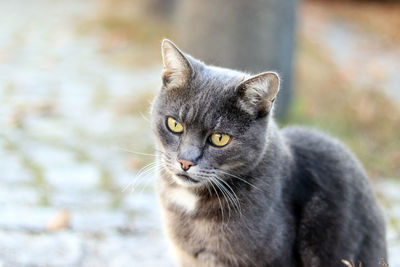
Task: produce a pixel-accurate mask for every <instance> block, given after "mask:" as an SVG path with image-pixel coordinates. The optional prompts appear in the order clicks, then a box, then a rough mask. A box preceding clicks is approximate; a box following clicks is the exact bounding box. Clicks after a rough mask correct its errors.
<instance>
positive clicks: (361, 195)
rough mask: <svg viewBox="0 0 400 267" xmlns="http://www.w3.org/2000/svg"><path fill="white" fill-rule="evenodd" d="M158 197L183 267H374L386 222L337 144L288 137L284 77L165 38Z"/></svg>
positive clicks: (303, 133)
mask: <svg viewBox="0 0 400 267" xmlns="http://www.w3.org/2000/svg"><path fill="white" fill-rule="evenodd" d="M161 50H162V58H163V71H162V88H161V90H160V91H159V93H158V95H157V96H156V97H155V99H154V101H153V103H152V107H151V115H152V128H153V131H154V134H155V136H156V141H157V142H156V143H157V144H156V146H157V160H158V163H159V166H160V171H159V178H158V179H157V184H156V190H157V194H158V197H159V200H160V204H161V207H162V213H163V219H164V222H165V228H166V232H167V235H168V237H169V239H170V241H171V244H172V247H173V248H174V251H175V252H176V255H177V259H178V262H179V266H183V267H194V266H210V267H211V266H212V267H214V266H221V267H222V266H230V267H233V266H256V267H260V266H271V267H279V266H282V267H283V266H284V267H291V266H304V267H310V266H311V267H317V266H322V267H330V266H332V267H333V266H344V265H343V263H341V261H342V260H348V261H354V262H355V263H356V265H357V266H358V263H359V262H361V263H362V264H363V265H362V266H364V267H369V266H374V267H375V266H378V262H379V261H380V260H381V259H384V260H386V240H385V222H384V219H383V216H382V212H381V210H380V208H379V206H378V204H377V202H376V200H375V197H374V194H373V192H372V190H371V186H370V184H369V182H368V180H367V177H366V174H365V171H364V169H363V167H362V166H361V164H360V163H359V161H358V160H357V159H356V158H355V157H354V156H353V155H352V153H351V152H349V150H348V149H347V148H345V146H344V145H343V144H341V143H340V142H339V141H337V140H335V139H333V138H331V137H328V136H327V135H325V134H322V133H320V132H317V131H316V130H311V129H307V128H302V127H287V128H284V129H282V130H280V129H279V128H278V127H277V124H276V123H275V121H274V119H273V116H272V114H273V105H274V100H275V98H276V95H277V93H278V90H279V84H280V79H279V76H278V74H277V73H275V72H263V73H260V74H257V75H249V74H247V73H243V72H239V71H235V70H230V69H225V68H220V67H215V66H208V65H205V64H204V63H202V62H201V61H199V60H197V59H194V58H193V57H191V56H190V55H187V54H185V53H184V52H182V51H181V50H180V49H179V48H178V47H177V46H176V45H175V44H174V43H173V42H171V41H169V40H166V39H165V40H163V42H162V49H161Z"/></svg>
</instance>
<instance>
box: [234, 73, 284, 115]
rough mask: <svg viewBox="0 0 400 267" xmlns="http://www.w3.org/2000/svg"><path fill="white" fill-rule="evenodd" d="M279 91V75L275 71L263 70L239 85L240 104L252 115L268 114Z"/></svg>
mask: <svg viewBox="0 0 400 267" xmlns="http://www.w3.org/2000/svg"><path fill="white" fill-rule="evenodd" d="M278 91H279V76H278V74H277V73H275V72H263V73H260V74H257V75H255V76H252V77H250V78H248V79H247V80H245V81H243V82H241V83H240V84H239V85H238V93H239V106H240V107H241V108H242V109H243V110H245V111H246V112H248V113H249V114H251V115H256V116H257V117H262V116H266V115H267V114H268V113H269V111H270V110H271V108H272V105H273V103H274V101H275V97H276V95H277V93H278Z"/></svg>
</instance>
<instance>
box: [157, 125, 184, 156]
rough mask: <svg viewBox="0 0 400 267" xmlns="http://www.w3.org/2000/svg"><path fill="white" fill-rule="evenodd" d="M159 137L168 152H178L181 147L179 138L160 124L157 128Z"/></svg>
mask: <svg viewBox="0 0 400 267" xmlns="http://www.w3.org/2000/svg"><path fill="white" fill-rule="evenodd" d="M157 137H158V140H159V141H160V142H161V144H162V146H163V147H164V148H166V149H168V150H176V149H177V147H178V145H179V136H178V135H175V134H173V133H171V132H170V131H168V130H167V129H165V126H163V125H160V124H159V126H158V128H157Z"/></svg>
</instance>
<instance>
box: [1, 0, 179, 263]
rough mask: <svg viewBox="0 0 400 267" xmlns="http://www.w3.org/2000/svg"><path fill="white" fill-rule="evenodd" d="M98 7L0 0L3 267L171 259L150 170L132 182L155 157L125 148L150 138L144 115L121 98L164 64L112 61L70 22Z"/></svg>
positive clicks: (147, 143) (153, 80)
mask: <svg viewBox="0 0 400 267" xmlns="http://www.w3.org/2000/svg"><path fill="white" fill-rule="evenodd" d="M95 10H96V2H94V1H86V0H85V1H76V0H73V1H71V0H68V1H52V0H47V1H46V0H35V1H0V14H1V16H0V102H1V105H0V114H1V115H0V118H1V128H0V129H1V130H0V131H1V132H0V155H1V161H0V170H1V175H0V266H10V267H11V266H169V265H170V262H171V260H170V258H169V256H168V253H167V245H166V242H165V241H164V240H165V239H164V237H163V234H162V229H161V223H160V216H159V213H158V209H157V207H158V205H157V200H156V198H155V195H154V193H153V191H152V190H151V186H150V185H151V183H152V182H153V180H154V179H153V177H154V175H152V173H151V172H150V171H151V169H150V168H148V169H146V170H149V171H148V172H147V175H146V172H143V175H141V179H139V180H140V181H139V183H141V186H138V188H139V190H136V192H133V193H132V192H131V191H132V190H131V189H132V186H130V187H129V184H130V183H131V182H132V180H133V179H134V178H135V177H136V176H137V173H136V172H135V170H136V169H138V167H140V165H143V163H142V161H143V162H150V161H151V160H152V158H151V157H150V159H140V158H137V157H136V156H134V155H133V154H132V153H129V152H126V151H125V150H124V149H132V148H133V149H134V148H135V146H137V147H139V150H142V149H146V148H148V147H151V144H152V140H151V138H150V136H151V133H150V130H149V125H148V124H149V123H148V121H146V116H147V115H146V113H144V114H142V115H138V114H139V113H132V112H129V110H128V111H126V110H125V107H124V105H126V103H127V101H128V102H129V101H131V100H130V99H132V98H134V97H137V96H138V95H141V94H142V93H143V94H146V93H148V90H150V88H154V89H156V88H157V87H158V82H159V77H158V73H159V66H157V68H155V70H152V69H146V70H141V71H135V70H132V69H127V68H123V67H120V66H116V65H115V64H113V63H111V60H110V59H109V58H108V56H107V54H105V53H102V52H101V47H100V45H99V43H100V42H99V40H98V39H96V37H95V36H91V37H88V36H84V35H80V34H78V31H77V28H79V25H80V23H81V22H82V21H84V20H85V19H87V16H88V15H91V16H93V14H94V11H95ZM132 96H134V97H132ZM127 99H128V100H127ZM134 100H135V99H132V101H134ZM144 105H145V106H147V103H144ZM121 148H122V149H121ZM127 186H128V188H126V187H127ZM124 188H126V190H124ZM64 226H68V227H66V228H63V227H64Z"/></svg>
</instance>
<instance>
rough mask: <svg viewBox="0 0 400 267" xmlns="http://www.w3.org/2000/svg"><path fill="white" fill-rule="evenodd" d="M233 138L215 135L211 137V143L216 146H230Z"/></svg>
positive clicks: (220, 134)
mask: <svg viewBox="0 0 400 267" xmlns="http://www.w3.org/2000/svg"><path fill="white" fill-rule="evenodd" d="M229 140H231V137H230V136H229V135H227V134H222V133H214V134H212V135H211V136H210V141H211V143H212V144H213V145H215V146H224V145H226V144H228V142H229Z"/></svg>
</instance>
